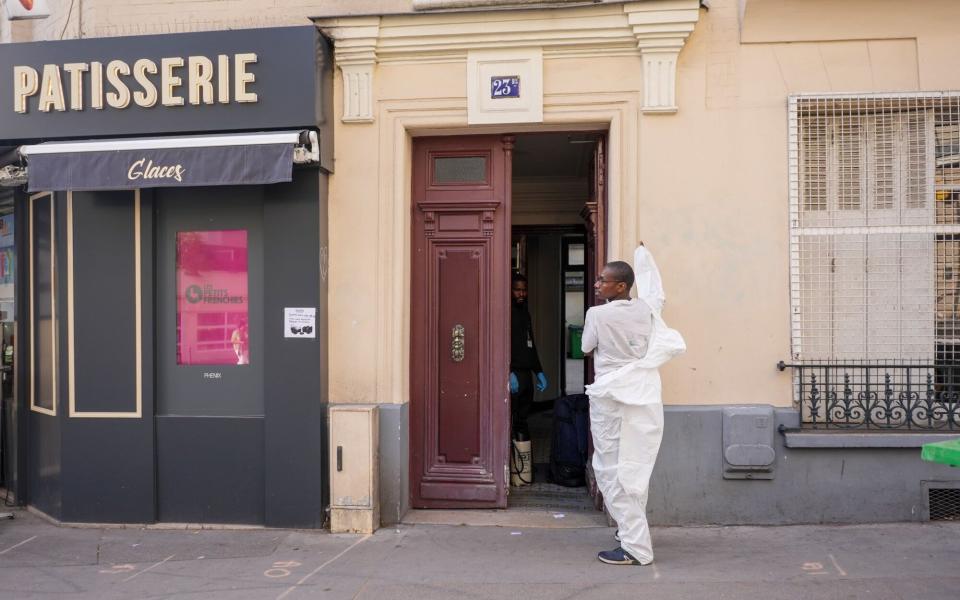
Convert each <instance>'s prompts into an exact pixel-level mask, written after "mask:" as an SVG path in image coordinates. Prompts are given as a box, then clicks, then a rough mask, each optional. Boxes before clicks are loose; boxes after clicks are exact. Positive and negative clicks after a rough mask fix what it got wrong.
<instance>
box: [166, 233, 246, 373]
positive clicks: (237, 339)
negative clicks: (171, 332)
mask: <svg viewBox="0 0 960 600" xmlns="http://www.w3.org/2000/svg"><path fill="white" fill-rule="evenodd" d="M248 285H249V269H248V263H247V232H246V230H240V229H238V230H222V231H181V232H178V233H177V364H178V365H248V364H250V333H249V327H248V324H249V322H250V321H249V293H248Z"/></svg>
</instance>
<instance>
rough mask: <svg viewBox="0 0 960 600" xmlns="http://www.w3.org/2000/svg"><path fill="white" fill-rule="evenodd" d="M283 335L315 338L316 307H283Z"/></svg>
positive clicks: (286, 336)
mask: <svg viewBox="0 0 960 600" xmlns="http://www.w3.org/2000/svg"><path fill="white" fill-rule="evenodd" d="M283 337H285V338H315V337H317V309H316V308H291V307H289V306H287V307H284V309H283Z"/></svg>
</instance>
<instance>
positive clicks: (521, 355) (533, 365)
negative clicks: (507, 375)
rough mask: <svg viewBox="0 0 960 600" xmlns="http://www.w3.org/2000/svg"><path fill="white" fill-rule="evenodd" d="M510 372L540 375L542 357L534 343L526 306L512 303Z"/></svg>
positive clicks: (531, 324)
mask: <svg viewBox="0 0 960 600" xmlns="http://www.w3.org/2000/svg"><path fill="white" fill-rule="evenodd" d="M510 370H511V371H523V370H529V371H534V372H537V373H539V372H540V371H543V367H541V366H540V357H539V356H537V345H536V343H535V342H534V341H533V322H532V321H531V320H530V313H529V312H528V311H527V307H526V306H517V304H516V303H511V310H510Z"/></svg>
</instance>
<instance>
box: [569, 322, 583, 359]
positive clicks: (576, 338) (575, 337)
mask: <svg viewBox="0 0 960 600" xmlns="http://www.w3.org/2000/svg"><path fill="white" fill-rule="evenodd" d="M567 329H568V330H569V331H570V358H583V350H581V349H580V346H581V344H580V340H581V339H583V327H580V326H579V325H568V326H567Z"/></svg>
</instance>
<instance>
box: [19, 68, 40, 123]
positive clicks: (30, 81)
mask: <svg viewBox="0 0 960 600" xmlns="http://www.w3.org/2000/svg"><path fill="white" fill-rule="evenodd" d="M38 79H39V75H38V73H37V70H36V69H33V68H31V67H14V68H13V110H15V111H16V112H18V113H25V112H27V98H29V97H30V96H32V95H34V94H36V93H37V87H38V85H39V81H38Z"/></svg>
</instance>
